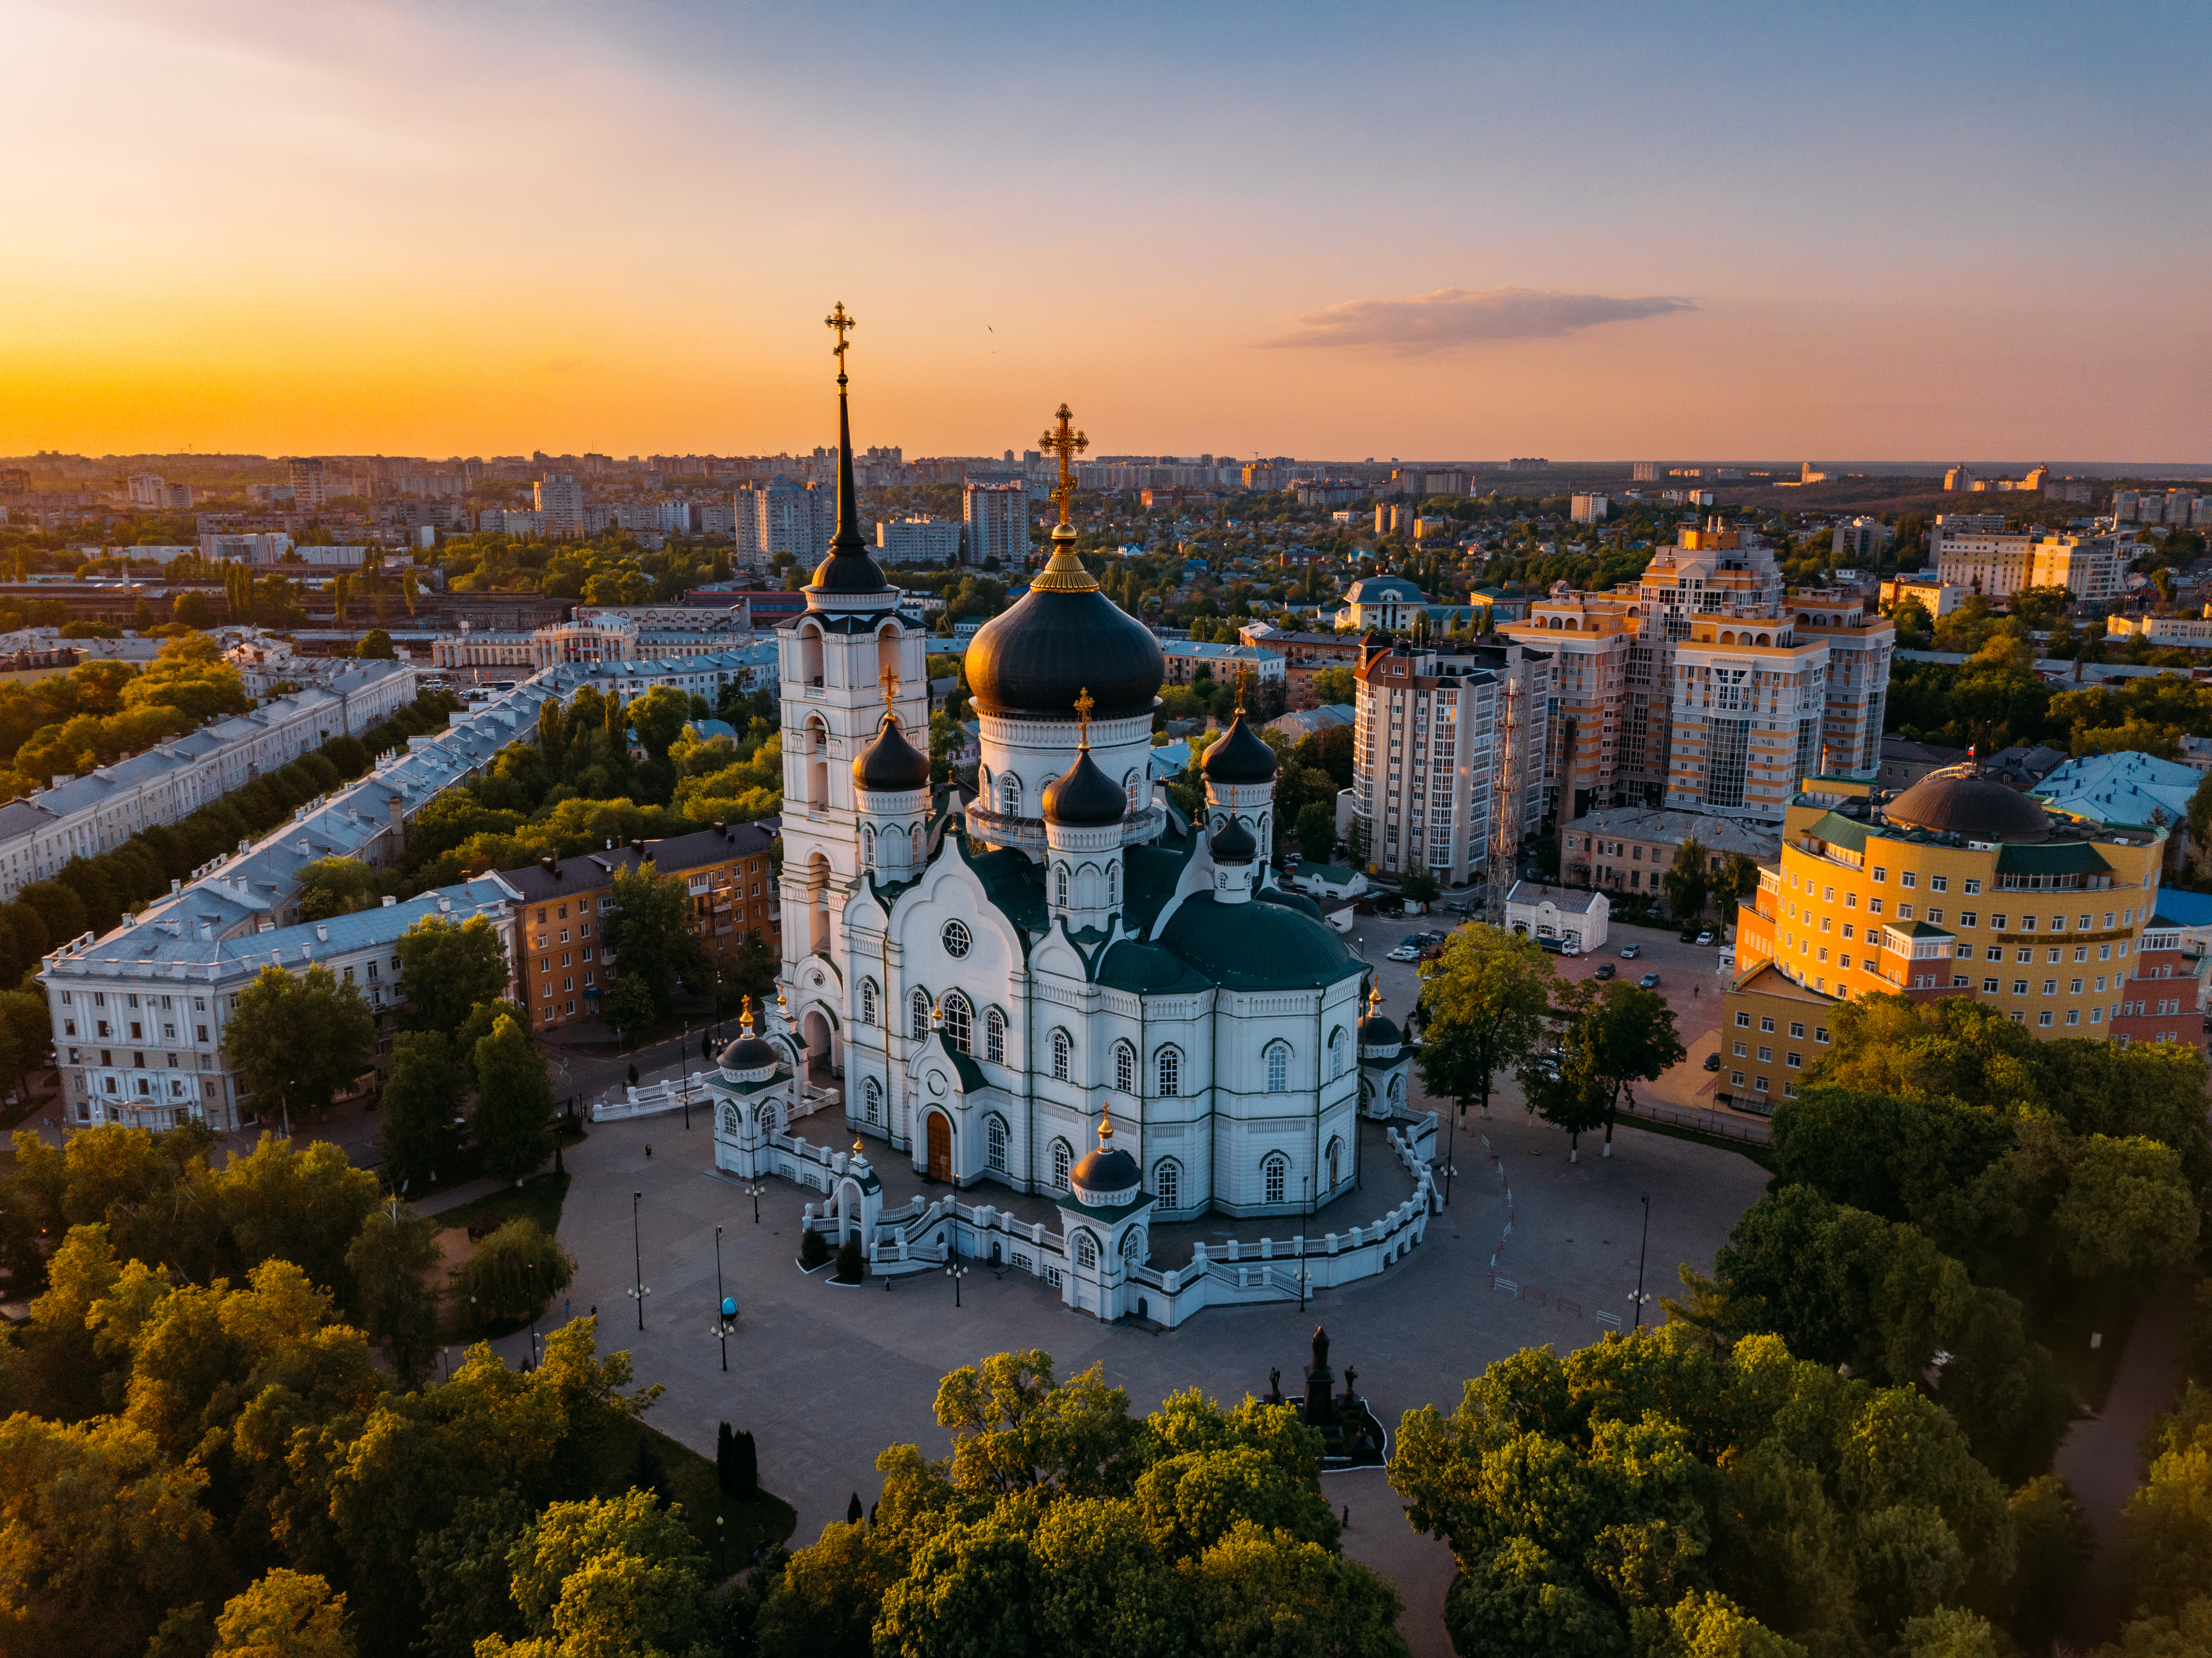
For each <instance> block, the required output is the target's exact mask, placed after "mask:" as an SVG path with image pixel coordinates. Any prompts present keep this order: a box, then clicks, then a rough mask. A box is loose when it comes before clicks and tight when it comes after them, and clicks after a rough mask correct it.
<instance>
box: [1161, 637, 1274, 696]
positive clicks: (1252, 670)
mask: <svg viewBox="0 0 2212 1658" xmlns="http://www.w3.org/2000/svg"><path fill="white" fill-rule="evenodd" d="M1160 654H1161V655H1162V656H1164V657H1165V658H1166V659H1167V669H1168V671H1167V682H1166V683H1169V684H1170V685H1188V684H1189V683H1191V681H1193V680H1194V679H1196V678H1197V677H1199V676H1200V674H1201V673H1203V674H1205V675H1206V677H1208V678H1211V679H1212V681H1213V682H1214V683H1216V684H1230V683H1234V682H1235V681H1236V680H1237V679H1238V678H1240V677H1249V679H1250V681H1251V683H1253V684H1255V685H1279V684H1281V683H1284V671H1285V668H1284V661H1283V658H1282V656H1281V654H1280V653H1278V652H1275V651H1271V650H1262V649H1261V648H1260V647H1258V646H1256V645H1224V644H1220V643H1218V642H1214V641H1208V642H1206V643H1204V644H1194V643H1193V642H1192V641H1189V640H1188V639H1164V640H1162V641H1160Z"/></svg>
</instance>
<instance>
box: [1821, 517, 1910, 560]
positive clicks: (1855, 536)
mask: <svg viewBox="0 0 2212 1658" xmlns="http://www.w3.org/2000/svg"><path fill="white" fill-rule="evenodd" d="M1893 533H1894V532H1893V531H1892V530H1891V529H1890V527H1889V525H1887V524H1884V523H1883V522H1882V521H1881V519H1878V518H1855V519H1850V520H1848V521H1847V522H1845V523H1842V524H1838V525H1836V527H1835V531H1834V532H1833V533H1832V535H1831V536H1830V537H1829V540H1828V547H1829V551H1830V553H1831V554H1832V556H1834V557H1835V559H1836V560H1837V561H1838V562H1842V563H1847V564H1857V563H1861V562H1880V561H1881V557H1882V556H1883V555H1884V554H1885V553H1887V551H1888V550H1889V543H1890V538H1891V536H1892V535H1893Z"/></svg>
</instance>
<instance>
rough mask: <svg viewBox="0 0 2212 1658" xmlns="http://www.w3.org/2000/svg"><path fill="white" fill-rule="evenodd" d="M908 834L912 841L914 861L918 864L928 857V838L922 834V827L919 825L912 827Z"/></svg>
mask: <svg viewBox="0 0 2212 1658" xmlns="http://www.w3.org/2000/svg"><path fill="white" fill-rule="evenodd" d="M909 834H910V835H912V836H913V840H914V861H915V863H917V864H919V863H921V861H922V859H925V858H927V856H928V855H929V837H928V836H927V835H926V834H925V833H923V830H922V827H921V824H919V823H916V824H915V826H914V828H913V829H911V830H910V831H909Z"/></svg>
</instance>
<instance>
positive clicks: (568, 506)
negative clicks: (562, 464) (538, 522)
mask: <svg viewBox="0 0 2212 1658" xmlns="http://www.w3.org/2000/svg"><path fill="white" fill-rule="evenodd" d="M532 504H533V505H534V506H535V507H537V509H538V512H539V513H541V514H542V515H543V517H544V531H545V533H546V534H547V535H549V536H581V535H583V534H584V533H585V525H584V486H583V485H582V484H580V483H577V482H576V477H575V474H574V473H573V472H548V473H547V474H546V475H545V476H544V477H542V478H540V479H539V480H538V490H537V500H536V501H534V502H533V503H532Z"/></svg>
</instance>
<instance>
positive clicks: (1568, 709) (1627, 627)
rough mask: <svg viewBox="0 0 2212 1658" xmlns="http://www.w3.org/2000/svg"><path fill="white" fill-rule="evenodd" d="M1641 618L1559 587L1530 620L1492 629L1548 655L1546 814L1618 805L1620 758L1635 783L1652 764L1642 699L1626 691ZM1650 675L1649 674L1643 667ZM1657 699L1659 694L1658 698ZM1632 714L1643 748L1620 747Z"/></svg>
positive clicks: (1622, 781) (1607, 600) (1620, 598)
mask: <svg viewBox="0 0 2212 1658" xmlns="http://www.w3.org/2000/svg"><path fill="white" fill-rule="evenodd" d="M1642 630H1643V617H1642V616H1641V614H1640V612H1639V609H1638V604H1637V602H1636V600H1635V599H1634V598H1630V597H1626V596H1624V595H1622V594H1619V593H1577V592H1570V591H1568V589H1567V586H1566V584H1565V583H1564V582H1561V583H1559V585H1558V586H1555V587H1554V588H1553V590H1552V596H1551V597H1550V598H1546V599H1540V600H1538V601H1537V602H1536V603H1535V604H1532V605H1530V606H1529V607H1528V620H1527V621H1526V622H1516V623H1509V624H1507V625H1506V626H1505V627H1504V628H1501V629H1498V632H1499V633H1500V634H1502V635H1504V637H1506V638H1508V639H1510V640H1512V641H1514V642H1515V643H1516V644H1518V645H1521V646H1523V647H1527V648H1529V649H1532V650H1543V651H1547V652H1549V653H1551V657H1552V671H1551V699H1550V701H1551V707H1550V709H1549V714H1548V718H1547V722H1546V738H1547V763H1546V767H1545V772H1546V776H1545V780H1544V787H1545V794H1546V801H1545V815H1546V816H1547V817H1551V816H1553V815H1554V814H1556V815H1557V816H1558V817H1560V818H1562V819H1564V818H1568V817H1581V816H1582V815H1583V813H1584V812H1586V811H1589V810H1591V809H1592V808H1593V807H1594V806H1609V805H1616V804H1619V803H1620V799H1621V797H1622V795H1623V793H1624V792H1625V790H1626V787H1627V786H1628V782H1629V779H1628V778H1626V777H1625V776H1624V774H1623V767H1622V762H1623V758H1624V756H1625V755H1628V756H1632V758H1633V761H1634V764H1633V766H1632V768H1631V769H1632V772H1633V774H1634V775H1635V777H1636V778H1637V779H1638V780H1640V779H1641V778H1642V777H1643V775H1644V772H1645V771H1646V770H1647V769H1648V768H1649V764H1650V755H1649V752H1648V750H1649V744H1650V729H1649V723H1648V711H1649V708H1650V699H1649V695H1648V694H1646V695H1645V700H1644V702H1643V703H1642V704H1640V705H1639V704H1638V702H1637V701H1635V700H1634V699H1635V697H1636V696H1637V695H1638V693H1637V692H1636V691H1635V690H1633V689H1632V687H1631V685H1630V683H1629V681H1630V664H1629V657H1630V653H1631V651H1632V649H1633V648H1634V647H1637V645H1638V642H1639V639H1640V637H1641V634H1642ZM1647 671H1648V668H1647ZM1662 695H1663V694H1662ZM1632 713H1640V714H1643V715H1644V724H1643V725H1642V726H1641V727H1640V729H1639V732H1638V735H1639V736H1640V738H1641V739H1642V740H1641V742H1640V743H1639V744H1635V745H1629V744H1625V743H1624V738H1625V737H1626V735H1627V734H1628V733H1627V732H1626V729H1625V728H1626V726H1627V724H1628V717H1629V715H1630V714H1632Z"/></svg>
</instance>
